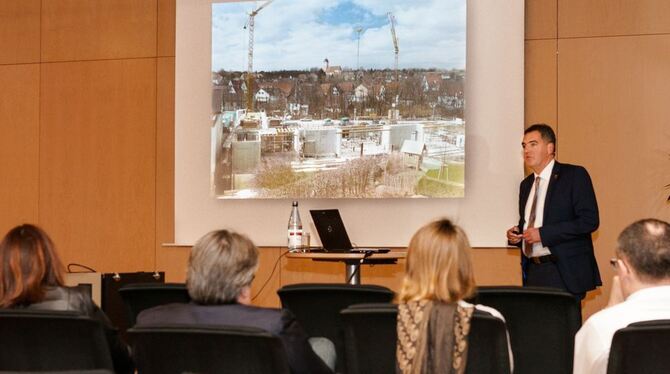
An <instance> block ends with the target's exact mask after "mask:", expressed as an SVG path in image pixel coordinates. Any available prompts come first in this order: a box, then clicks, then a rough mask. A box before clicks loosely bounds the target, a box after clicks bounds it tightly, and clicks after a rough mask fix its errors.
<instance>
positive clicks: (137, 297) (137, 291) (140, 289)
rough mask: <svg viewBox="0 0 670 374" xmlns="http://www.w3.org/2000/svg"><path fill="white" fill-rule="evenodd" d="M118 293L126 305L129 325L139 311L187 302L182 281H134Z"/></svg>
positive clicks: (187, 298) (134, 320)
mask: <svg viewBox="0 0 670 374" xmlns="http://www.w3.org/2000/svg"><path fill="white" fill-rule="evenodd" d="M119 294H121V298H122V299H123V303H124V304H125V305H126V310H127V315H128V321H129V322H130V326H135V322H136V321H137V316H138V315H139V314H140V312H141V311H143V310H145V309H149V308H153V307H155V306H159V305H164V304H171V303H188V302H190V301H191V297H190V296H189V295H188V290H187V289H186V285H184V284H183V283H134V284H128V285H126V286H123V287H121V288H120V289H119Z"/></svg>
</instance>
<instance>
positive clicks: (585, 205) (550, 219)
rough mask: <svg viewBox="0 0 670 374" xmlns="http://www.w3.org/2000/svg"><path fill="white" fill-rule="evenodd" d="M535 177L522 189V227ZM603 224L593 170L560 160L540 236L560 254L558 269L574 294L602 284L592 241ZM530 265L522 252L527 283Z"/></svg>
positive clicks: (551, 248)
mask: <svg viewBox="0 0 670 374" xmlns="http://www.w3.org/2000/svg"><path fill="white" fill-rule="evenodd" d="M534 179H535V176H534V174H531V175H529V176H528V177H526V178H525V179H524V180H523V181H522V182H521V186H520V189H519V217H520V219H519V228H520V229H523V225H524V216H525V209H526V202H527V201H528V196H529V195H530V191H531V188H532V187H533V181H534ZM599 223H600V222H599V218H598V203H597V202H596V195H595V192H594V191H593V184H592V183H591V177H589V173H588V172H587V171H586V169H584V168H583V167H582V166H577V165H570V164H561V163H559V162H558V161H556V162H555V163H554V168H553V170H552V172H551V177H550V179H549V187H548V189H547V195H546V198H545V201H544V215H543V219H542V227H540V238H541V239H542V244H543V245H544V246H546V247H548V248H549V250H550V251H551V253H552V254H553V255H554V256H556V259H557V260H556V265H557V266H558V271H559V272H560V274H561V277H562V278H563V282H565V285H566V286H567V288H568V291H570V292H571V293H573V294H579V293H583V292H586V291H589V290H592V289H594V288H596V287H597V286H600V285H602V282H601V280H600V272H599V271H598V264H597V263H596V259H595V256H594V254H593V242H592V241H591V233H592V232H594V231H596V230H597V229H598V225H599ZM518 246H521V243H519V244H518ZM526 266H527V260H526V257H525V256H523V255H522V256H521V267H522V270H523V274H524V276H523V278H524V283H525V281H526V276H525V274H526Z"/></svg>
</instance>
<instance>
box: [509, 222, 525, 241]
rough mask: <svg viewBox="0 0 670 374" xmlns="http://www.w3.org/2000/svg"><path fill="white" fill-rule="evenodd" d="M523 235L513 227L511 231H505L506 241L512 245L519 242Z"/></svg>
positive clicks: (517, 228)
mask: <svg viewBox="0 0 670 374" xmlns="http://www.w3.org/2000/svg"><path fill="white" fill-rule="evenodd" d="M522 238H523V235H521V234H520V232H519V227H517V226H514V227H512V228H511V229H509V230H507V241H508V242H510V243H512V244H517V243H519V242H520V241H521V239H522Z"/></svg>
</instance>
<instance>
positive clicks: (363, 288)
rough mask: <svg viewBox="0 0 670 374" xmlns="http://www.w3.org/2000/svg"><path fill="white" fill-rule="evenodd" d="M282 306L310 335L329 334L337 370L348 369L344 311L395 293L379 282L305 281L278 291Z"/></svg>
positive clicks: (386, 300)
mask: <svg viewBox="0 0 670 374" xmlns="http://www.w3.org/2000/svg"><path fill="white" fill-rule="evenodd" d="M277 294H279V299H281V303H282V307H284V308H286V309H288V310H290V311H291V312H292V313H293V314H294V315H295V316H296V319H297V320H298V322H299V323H300V325H301V326H302V327H303V328H304V329H305V331H306V332H307V335H309V336H310V337H317V336H321V337H325V338H328V339H330V340H331V341H332V342H333V343H334V344H335V350H336V351H337V362H336V365H335V368H336V371H338V372H342V371H344V366H345V365H344V364H345V361H344V357H345V353H344V330H343V328H342V321H341V318H340V311H341V310H342V309H344V308H346V307H348V306H350V305H353V304H361V303H389V302H391V300H393V296H394V293H393V291H391V290H390V289H388V288H386V287H383V286H376V285H350V284H344V283H335V284H331V283H302V284H292V285H288V286H284V287H282V288H281V289H279V290H278V291H277Z"/></svg>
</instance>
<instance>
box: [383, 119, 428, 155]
mask: <svg viewBox="0 0 670 374" xmlns="http://www.w3.org/2000/svg"><path fill="white" fill-rule="evenodd" d="M422 133H423V128H422V127H421V126H419V125H418V124H416V123H403V124H395V125H390V126H389V144H390V146H391V149H392V150H400V148H401V147H402V143H403V142H404V141H405V140H418V141H423V135H422Z"/></svg>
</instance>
